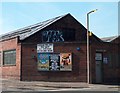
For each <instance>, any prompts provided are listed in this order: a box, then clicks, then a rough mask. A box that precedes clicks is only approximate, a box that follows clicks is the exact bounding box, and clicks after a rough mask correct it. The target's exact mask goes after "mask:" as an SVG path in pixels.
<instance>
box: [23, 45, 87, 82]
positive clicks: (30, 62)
mask: <svg viewBox="0 0 120 93" xmlns="http://www.w3.org/2000/svg"><path fill="white" fill-rule="evenodd" d="M63 47H64V48H63ZM77 47H80V51H78V50H77V49H76V48H77ZM54 53H72V54H73V56H72V58H73V60H72V71H38V70H37V60H36V56H37V51H36V45H26V44H24V45H23V46H22V80H44V81H81V82H86V78H87V74H86V46H85V45H84V44H80V43H74V45H73V43H54ZM33 55H34V56H35V58H33Z"/></svg>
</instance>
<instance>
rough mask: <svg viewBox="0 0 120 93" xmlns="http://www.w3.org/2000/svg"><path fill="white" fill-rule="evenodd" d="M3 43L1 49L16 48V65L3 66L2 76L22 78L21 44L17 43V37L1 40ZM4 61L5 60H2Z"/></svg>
mask: <svg viewBox="0 0 120 93" xmlns="http://www.w3.org/2000/svg"><path fill="white" fill-rule="evenodd" d="M0 44H1V45H2V47H1V49H0V50H1V51H6V50H12V49H16V65H14V66H5V65H3V67H1V68H2V77H3V78H13V79H20V60H21V54H20V51H21V46H20V45H19V44H18V43H17V38H13V39H10V40H6V41H3V42H0ZM2 62H3V61H2Z"/></svg>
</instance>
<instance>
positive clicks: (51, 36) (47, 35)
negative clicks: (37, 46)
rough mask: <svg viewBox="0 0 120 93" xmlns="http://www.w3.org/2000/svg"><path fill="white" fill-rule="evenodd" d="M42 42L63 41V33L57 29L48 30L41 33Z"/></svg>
mask: <svg viewBox="0 0 120 93" xmlns="http://www.w3.org/2000/svg"><path fill="white" fill-rule="evenodd" d="M42 37H43V42H63V41H64V38H63V33H62V31H59V30H49V31H44V32H43V33H42Z"/></svg>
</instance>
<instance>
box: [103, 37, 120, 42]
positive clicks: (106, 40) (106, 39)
mask: <svg viewBox="0 0 120 93" xmlns="http://www.w3.org/2000/svg"><path fill="white" fill-rule="evenodd" d="M117 37H118V36H111V37H104V38H101V40H102V41H104V42H111V41H113V40H115V39H116V38H117Z"/></svg>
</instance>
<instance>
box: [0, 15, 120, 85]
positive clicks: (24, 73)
mask: <svg viewBox="0 0 120 93" xmlns="http://www.w3.org/2000/svg"><path fill="white" fill-rule="evenodd" d="M86 33H87V30H86V28H85V27H84V26H83V25H82V24H81V23H79V22H78V21H77V20H76V19H75V18H74V17H73V16H72V15H70V14H66V15H63V16H59V17H55V18H53V19H49V20H46V21H43V22H40V23H38V24H35V25H31V26H28V27H25V28H22V29H18V30H16V31H14V32H10V33H7V34H4V35H2V36H0V45H2V46H1V47H0V56H1V57H0V58H1V61H0V62H1V69H2V77H3V78H10V79H19V80H43V81H79V82H87V61H86V55H87V54H86V53H87V52H86ZM119 47H120V36H119V37H111V38H102V39H100V38H98V37H97V36H96V35H94V34H93V35H92V36H90V82H91V83H106V82H113V83H116V82H118V78H120V75H119V74H118V73H120V71H119V70H120V60H119V58H120V49H119Z"/></svg>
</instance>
